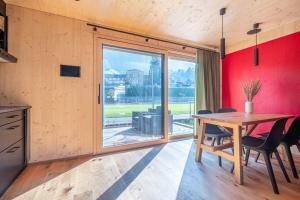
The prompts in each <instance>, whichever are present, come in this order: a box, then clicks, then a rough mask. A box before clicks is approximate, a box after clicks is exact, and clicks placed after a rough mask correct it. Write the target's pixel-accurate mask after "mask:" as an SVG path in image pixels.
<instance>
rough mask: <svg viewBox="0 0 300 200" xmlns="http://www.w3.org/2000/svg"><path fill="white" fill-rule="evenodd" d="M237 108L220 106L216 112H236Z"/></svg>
mask: <svg viewBox="0 0 300 200" xmlns="http://www.w3.org/2000/svg"><path fill="white" fill-rule="evenodd" d="M236 111H237V110H236V109H234V108H220V109H219V110H218V113H227V112H236Z"/></svg>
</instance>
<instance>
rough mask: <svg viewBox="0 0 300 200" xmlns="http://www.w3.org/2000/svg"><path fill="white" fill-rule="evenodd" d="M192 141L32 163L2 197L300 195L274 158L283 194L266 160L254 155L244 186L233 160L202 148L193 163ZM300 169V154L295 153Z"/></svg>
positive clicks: (144, 199)
mask: <svg viewBox="0 0 300 200" xmlns="http://www.w3.org/2000/svg"><path fill="white" fill-rule="evenodd" d="M194 158H195V143H194V141H193V140H192V139H188V140H180V141H174V142H170V143H168V144H166V145H160V146H156V147H151V148H145V149H138V150H133V151H127V152H120V153H116V154H111V155H104V156H96V157H84V158H78V159H72V160H63V161H54V162H49V163H41V164H34V165H31V166H29V167H27V168H26V169H25V170H24V171H23V173H22V174H21V175H20V176H19V178H17V180H16V181H15V182H14V183H13V185H12V186H11V187H10V188H9V190H8V191H7V192H6V194H4V196H3V197H2V198H1V200H4V199H22V200H23V199H25V200H26V199H29V200H40V199H42V200H47V199H49V200H56V199H64V200H65V199H75V200H79V199H80V200H81V199H82V200H89V199H99V200H110V199H120V200H131V199H132V200H135V199H137V200H148V199H149V200H156V199H158V200H172V199H176V200H189V199H190V200H194V199H195V200H201V199H213V200H214V199H220V200H222V199H224V200H225V199H249V200H253V199H264V200H266V199H274V200H279V199H282V200H289V199H290V200H293V199H295V200H296V199H300V180H297V179H294V178H293V177H292V173H291V170H290V167H289V165H288V163H287V161H285V163H284V164H285V166H286V168H287V171H288V174H289V176H290V178H291V181H292V183H287V182H286V181H285V179H284V176H283V174H282V172H281V171H280V168H279V166H278V163H277V161H276V160H275V159H272V164H273V166H274V171H275V175H276V180H277V184H278V187H279V192H280V194H279V195H275V194H274V193H273V191H272V187H271V183H270V180H269V177H268V174H267V169H266V166H265V164H264V161H263V160H259V162H258V163H255V162H254V155H252V156H251V157H250V161H249V165H248V167H245V168H244V185H242V186H241V185H238V184H236V182H235V181H234V176H233V175H232V174H231V173H230V172H229V171H230V167H231V163H230V162H229V161H226V160H223V167H222V168H220V167H219V166H218V160H217V157H216V156H214V155H212V154H209V153H206V152H204V153H203V157H202V164H200V163H197V162H195V159H194ZM295 162H296V166H297V168H298V171H299V169H300V157H299V156H295Z"/></svg>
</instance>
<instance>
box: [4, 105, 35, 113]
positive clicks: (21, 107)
mask: <svg viewBox="0 0 300 200" xmlns="http://www.w3.org/2000/svg"><path fill="white" fill-rule="evenodd" d="M29 108H31V106H0V114H1V113H6V112H13V111H18V110H26V109H29Z"/></svg>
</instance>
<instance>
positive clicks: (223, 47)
mask: <svg viewBox="0 0 300 200" xmlns="http://www.w3.org/2000/svg"><path fill="white" fill-rule="evenodd" d="M225 13H226V8H221V9H220V15H221V17H222V38H221V40H220V54H221V59H222V60H223V59H224V58H225V38H224V36H223V16H224V15H225Z"/></svg>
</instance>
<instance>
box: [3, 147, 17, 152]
mask: <svg viewBox="0 0 300 200" xmlns="http://www.w3.org/2000/svg"><path fill="white" fill-rule="evenodd" d="M19 148H20V147H13V148H11V149H9V150H8V151H7V152H6V153H14V152H15V151H17V150H18V149H19Z"/></svg>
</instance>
